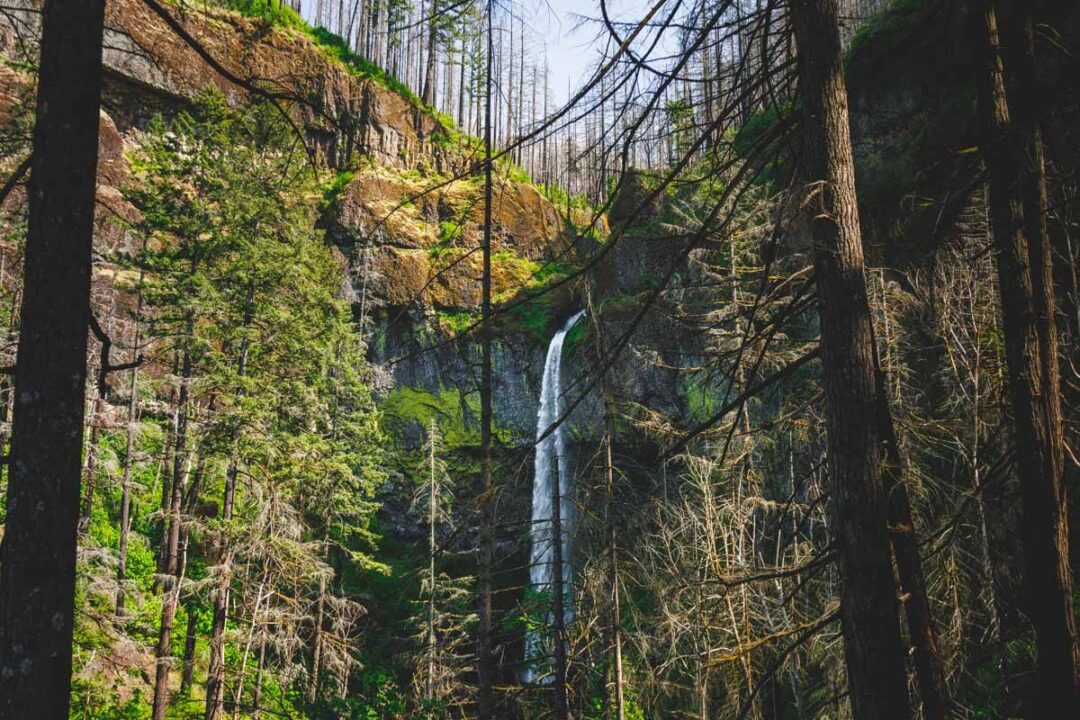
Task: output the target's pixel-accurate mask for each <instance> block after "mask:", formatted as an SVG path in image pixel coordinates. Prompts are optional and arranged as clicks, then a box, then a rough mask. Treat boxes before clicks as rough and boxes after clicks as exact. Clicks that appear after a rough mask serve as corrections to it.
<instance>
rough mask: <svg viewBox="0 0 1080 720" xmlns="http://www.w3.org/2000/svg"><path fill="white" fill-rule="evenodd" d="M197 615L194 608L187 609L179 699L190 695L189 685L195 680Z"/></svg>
mask: <svg viewBox="0 0 1080 720" xmlns="http://www.w3.org/2000/svg"><path fill="white" fill-rule="evenodd" d="M198 623H199V619H198V615H196V614H195V608H193V607H188V608H187V631H186V632H185V634H184V671H183V674H182V675H181V676H180V697H184V698H186V697H188V696H189V695H190V694H191V683H192V680H194V678H195V641H196V639H197V637H198V636H197V633H196V630H197V629H198Z"/></svg>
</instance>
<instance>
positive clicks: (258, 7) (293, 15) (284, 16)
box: [223, 0, 308, 31]
mask: <svg viewBox="0 0 1080 720" xmlns="http://www.w3.org/2000/svg"><path fill="white" fill-rule="evenodd" d="M223 4H224V5H225V7H227V8H228V9H230V10H235V11H236V12H238V13H240V14H241V15H246V16H247V17H253V18H260V19H262V20H265V21H266V22H268V23H269V24H271V25H274V26H277V27H287V28H292V29H293V30H300V31H306V30H307V29H308V24H307V23H306V22H305V21H304V19H303V18H302V17H300V14H299V13H297V12H296V11H295V10H293V9H292V8H291V7H289V6H288V5H287V4H286V3H284V2H280V0H224V3H223Z"/></svg>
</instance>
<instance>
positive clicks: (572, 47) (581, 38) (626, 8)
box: [519, 0, 649, 102]
mask: <svg viewBox="0 0 1080 720" xmlns="http://www.w3.org/2000/svg"><path fill="white" fill-rule="evenodd" d="M648 6H649V3H648V2H647V0H608V3H607V7H608V12H609V13H610V14H611V15H612V16H614V17H615V18H616V19H620V20H637V19H640V17H641V16H642V14H644V12H645V10H646V9H647V8H648ZM519 7H520V12H522V13H523V16H524V18H525V23H526V26H527V27H526V29H527V30H528V29H529V28H531V29H532V32H533V34H534V35H535V36H536V38H537V40H538V41H539V40H542V41H543V42H544V44H545V45H546V48H547V60H548V67H549V68H550V70H551V79H550V83H551V90H552V96H553V99H554V100H555V101H556V102H561V101H564V100H566V98H567V83H568V82H569V83H572V84H573V86H574V87H575V88H576V87H577V86H578V85H579V84H580V83H581V82H582V81H584V80H586V79H587V78H588V75H589V72H590V71H591V70H592V68H593V67H594V66H595V64H596V61H597V58H598V56H599V55H598V52H599V49H598V48H597V46H596V42H597V33H598V32H601V31H602V28H601V27H600V26H599V24H598V23H596V22H594V21H595V20H596V19H597V18H599V17H600V3H599V0H523V1H522V3H521V5H520V6H519ZM581 16H584V17H587V18H591V19H592V20H593V21H587V22H585V23H584V25H580V19H581ZM579 25H580V27H579ZM602 32H603V36H602V37H601V38H600V41H601V42H603V41H606V36H607V33H606V31H602ZM537 59H538V60H541V58H537Z"/></svg>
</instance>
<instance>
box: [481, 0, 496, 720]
mask: <svg viewBox="0 0 1080 720" xmlns="http://www.w3.org/2000/svg"><path fill="white" fill-rule="evenodd" d="M494 13H495V3H494V1H493V0H488V3H487V58H486V62H487V73H486V76H485V78H484V154H485V159H486V162H485V163H484V238H483V243H484V246H483V277H482V279H481V302H480V313H481V326H480V485H481V487H482V488H483V496H482V497H481V507H480V587H479V590H480V625H479V630H478V633H477V681H478V682H477V685H478V687H477V718H478V720H494V718H495V701H494V685H495V669H494V666H493V658H492V637H491V634H492V617H491V615H492V606H491V590H492V587H491V586H492V569H493V564H494V555H495V514H494V504H493V502H492V497H491V495H492V493H493V492H494V489H495V488H494V483H493V482H492V477H491V421H492V418H491V388H492V376H491V327H490V326H491V221H492V207H491V204H492V147H491V144H492V113H491V90H492V88H491V84H492V77H491V70H492V65H493V57H492V55H493V50H494V47H493V43H492V36H493V34H494V28H493V17H494Z"/></svg>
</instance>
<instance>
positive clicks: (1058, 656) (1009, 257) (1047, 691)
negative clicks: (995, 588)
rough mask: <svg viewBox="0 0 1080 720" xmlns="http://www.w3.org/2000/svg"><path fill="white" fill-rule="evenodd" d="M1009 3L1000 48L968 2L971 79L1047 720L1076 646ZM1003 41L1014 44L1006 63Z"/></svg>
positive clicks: (1058, 438) (1065, 685)
mask: <svg viewBox="0 0 1080 720" xmlns="http://www.w3.org/2000/svg"><path fill="white" fill-rule="evenodd" d="M1007 5H1008V6H1009V8H1010V10H1011V12H1008V13H1006V14H1004V17H1002V18H1001V19H1002V21H1003V23H1004V27H1003V28H1002V30H1003V33H1002V34H1003V36H1004V39H1005V41H1006V42H1005V43H1001V42H1000V41H999V36H998V20H999V16H998V14H997V13H996V12H995V9H994V6H993V5H992V4H991V3H990V2H989V0H980V1H979V2H977V3H975V4H974V10H975V11H974V12H973V18H972V21H973V29H974V33H975V38H976V42H977V45H976V47H979V48H981V50H982V64H981V66H980V67H979V69H978V78H977V79H976V80H977V86H978V91H979V105H980V109H979V114H980V116H981V118H982V124H983V143H982V145H983V150H984V156H985V157H984V160H985V163H986V167H987V170H988V173H989V177H990V221H991V228H992V232H993V235H994V244H995V246H996V249H997V266H998V280H999V285H1000V292H1001V308H1002V319H1003V327H1004V336H1005V356H1006V362H1007V365H1008V392H1009V400H1010V405H1011V409H1012V416H1013V417H1012V420H1013V438H1014V443H1015V446H1016V467H1017V470H1018V475H1019V478H1020V500H1021V506H1022V513H1021V516H1022V517H1021V537H1022V540H1023V553H1024V577H1025V580H1026V585H1027V587H1026V588H1025V595H1026V603H1027V614H1028V616H1029V617H1030V618H1031V621H1032V624H1033V625H1034V627H1035V644H1036V652H1037V655H1038V686H1039V687H1038V692H1037V694H1036V698H1035V713H1034V714H1033V717H1054V716H1056V714H1057V713H1059V712H1060V711H1061V710H1062V709H1063V708H1068V707H1076V706H1077V702H1078V695H1080V676H1078V667H1080V657H1078V654H1080V648H1078V646H1077V633H1076V619H1075V617H1074V615H1073V609H1072V581H1071V576H1070V570H1069V550H1068V548H1069V530H1068V517H1067V512H1066V511H1067V499H1066V490H1065V486H1064V484H1063V477H1062V476H1063V472H1064V435H1063V429H1062V415H1061V386H1060V382H1061V381H1060V376H1059V370H1058V342H1057V329H1056V326H1055V317H1054V316H1055V313H1056V307H1055V300H1054V291H1053V281H1052V261H1051V253H1050V242H1049V238H1048V236H1047V229H1046V172H1045V160H1044V157H1043V146H1042V138H1041V134H1040V130H1039V125H1038V120H1039V117H1038V114H1037V113H1038V104H1037V103H1038V97H1037V95H1036V92H1035V90H1036V78H1035V73H1034V58H1033V50H1032V33H1033V31H1032V21H1031V18H1030V17H1029V16H1027V11H1026V10H1022V9H1021V8H1020V7H1019V4H1017V5H1013V4H1012V3H1008V4H1007ZM1003 45H1004V46H1007V47H1008V48H1009V49H1008V51H1007V53H1006V54H1005V58H1004V59H1005V62H1003V58H1002V46H1003ZM1006 71H1007V72H1008V73H1009V77H1008V80H1006Z"/></svg>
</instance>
